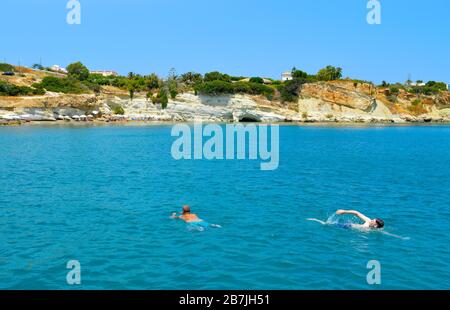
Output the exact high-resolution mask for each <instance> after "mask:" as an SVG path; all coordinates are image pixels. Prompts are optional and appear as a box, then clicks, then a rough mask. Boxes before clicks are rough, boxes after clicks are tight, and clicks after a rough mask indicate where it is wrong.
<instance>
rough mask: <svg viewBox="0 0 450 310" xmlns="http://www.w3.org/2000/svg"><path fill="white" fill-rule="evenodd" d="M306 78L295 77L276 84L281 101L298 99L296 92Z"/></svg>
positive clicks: (306, 81) (305, 81) (304, 82)
mask: <svg viewBox="0 0 450 310" xmlns="http://www.w3.org/2000/svg"><path fill="white" fill-rule="evenodd" d="M308 82H309V81H308V80H307V79H302V78H295V79H293V80H290V81H286V82H284V83H283V84H281V85H278V86H277V89H278V91H279V92H280V98H281V101H282V102H295V101H297V100H298V93H299V91H300V88H301V86H302V85H303V84H306V83H308Z"/></svg>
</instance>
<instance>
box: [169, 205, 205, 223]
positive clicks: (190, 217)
mask: <svg viewBox="0 0 450 310" xmlns="http://www.w3.org/2000/svg"><path fill="white" fill-rule="evenodd" d="M172 218H173V219H180V220H183V221H185V222H186V223H198V222H203V220H201V219H200V218H199V217H198V216H197V215H196V214H193V213H191V207H189V206H188V205H186V206H183V211H182V213H181V215H177V213H173V214H172Z"/></svg>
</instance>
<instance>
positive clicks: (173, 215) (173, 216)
mask: <svg viewBox="0 0 450 310" xmlns="http://www.w3.org/2000/svg"><path fill="white" fill-rule="evenodd" d="M170 218H172V219H181V216H178V215H177V213H176V212H174V213H172V215H171V216H170Z"/></svg>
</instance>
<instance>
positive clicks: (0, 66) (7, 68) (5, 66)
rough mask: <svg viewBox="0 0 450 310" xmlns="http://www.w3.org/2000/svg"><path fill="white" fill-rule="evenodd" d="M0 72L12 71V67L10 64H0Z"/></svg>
mask: <svg viewBox="0 0 450 310" xmlns="http://www.w3.org/2000/svg"><path fill="white" fill-rule="evenodd" d="M0 71H2V72H7V71H14V66H12V65H10V64H5V63H0Z"/></svg>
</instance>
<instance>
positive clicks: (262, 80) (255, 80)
mask: <svg viewBox="0 0 450 310" xmlns="http://www.w3.org/2000/svg"><path fill="white" fill-rule="evenodd" d="M249 82H250V83H258V84H264V79H262V78H260V77H252V78H250V80H249Z"/></svg>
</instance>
